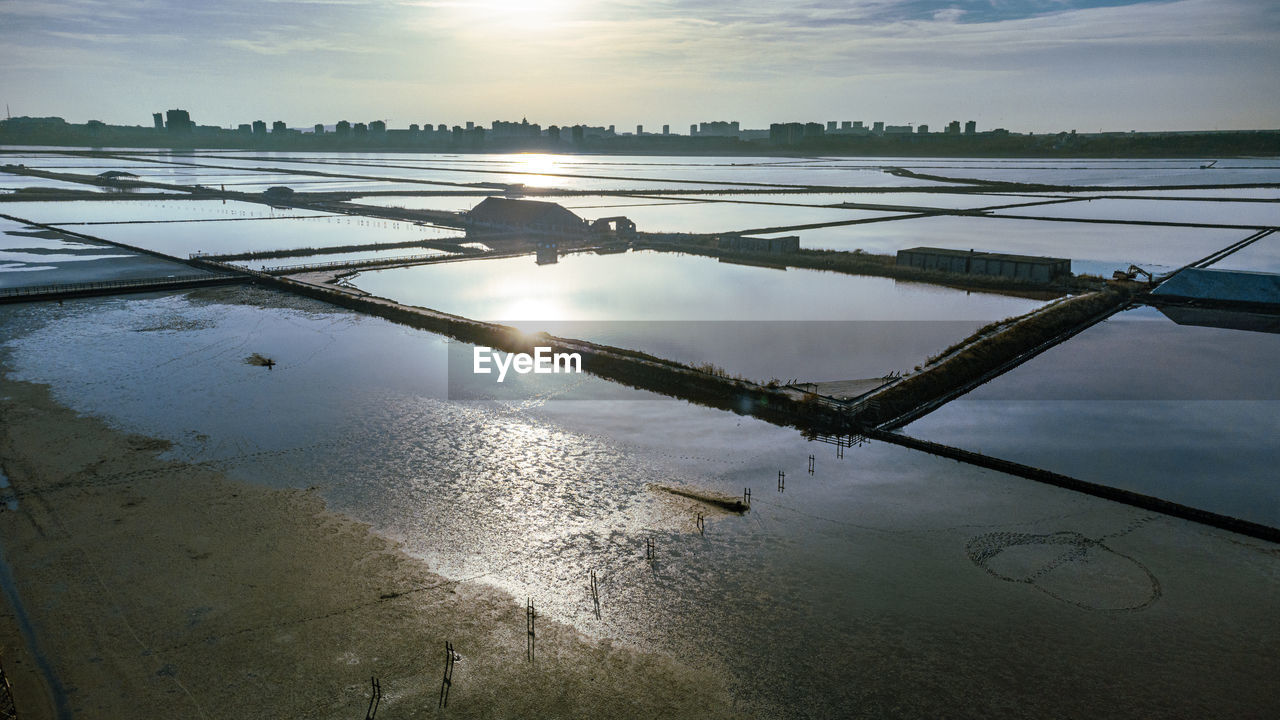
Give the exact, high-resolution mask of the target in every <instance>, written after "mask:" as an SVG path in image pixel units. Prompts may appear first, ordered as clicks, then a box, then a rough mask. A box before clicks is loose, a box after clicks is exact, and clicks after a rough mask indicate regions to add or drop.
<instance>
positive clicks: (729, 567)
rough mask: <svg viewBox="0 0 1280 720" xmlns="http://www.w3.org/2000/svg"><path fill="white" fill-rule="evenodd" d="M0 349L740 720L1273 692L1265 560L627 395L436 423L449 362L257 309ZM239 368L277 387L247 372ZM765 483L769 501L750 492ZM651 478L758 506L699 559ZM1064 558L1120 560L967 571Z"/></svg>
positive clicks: (167, 317)
mask: <svg viewBox="0 0 1280 720" xmlns="http://www.w3.org/2000/svg"><path fill="white" fill-rule="evenodd" d="M0 337H3V338H5V340H4V343H3V345H2V346H0V354H3V359H4V362H5V364H6V367H7V370H8V374H9V376H10V378H11V379H16V380H25V381H30V382H42V383H49V384H50V385H51V387H52V389H53V394H54V396H55V397H56V399H57V400H58V401H59V402H62V403H65V404H67V405H68V406H70V407H72V408H73V409H75V410H77V411H79V412H84V413H89V414H91V415H95V416H98V417H102V418H104V419H106V420H107V421H108V422H109V423H111V424H112V425H113V426H115V427H118V428H121V429H124V430H129V431H135V432H142V433H146V434H149V435H152V436H156V437H162V438H165V439H168V440H170V441H172V442H173V443H174V445H173V448H172V449H171V450H170V451H169V452H170V455H171V456H172V457H174V458H178V459H183V460H187V461H192V462H205V463H208V464H209V466H210V467H213V468H217V469H221V470H224V471H225V472H227V473H229V474H230V475H231V476H232V477H233V478H236V479H241V480H245V481H248V482H255V483H266V484H269V485H272V486H275V487H294V488H315V490H316V492H319V493H320V494H321V495H322V496H323V497H324V498H325V499H326V500H327V502H328V503H329V507H330V508H331V509H333V510H335V511H337V512H342V513H345V514H348V515H350V516H352V517H354V518H356V519H358V520H360V521H363V522H367V523H369V524H371V526H372V527H373V528H374V529H375V530H376V531H377V532H380V533H382V534H384V535H387V536H389V537H391V538H393V539H395V540H398V541H401V542H402V543H403V547H404V548H405V550H406V551H407V552H409V553H411V554H413V555H415V556H417V557H420V558H423V559H425V560H426V561H427V562H428V563H429V564H430V567H431V569H432V570H433V571H435V572H440V573H442V574H445V575H446V576H448V577H451V578H455V579H462V578H468V579H471V580H473V581H478V582H483V583H487V584H490V585H493V586H495V587H497V588H500V589H503V590H506V591H507V592H509V593H510V594H511V596H512V602H513V603H516V602H521V603H522V602H523V599H524V598H526V597H532V598H535V599H536V602H537V603H538V608H539V610H540V611H541V613H543V615H544V617H549V618H552V619H556V620H562V621H565V622H569V623H572V624H573V625H574V626H576V627H577V628H578V629H579V630H581V631H582V632H584V633H587V634H589V635H592V636H595V637H599V638H604V639H609V640H611V641H612V642H615V643H620V644H623V645H625V646H629V647H639V648H643V649H652V650H656V651H660V652H667V653H672V654H674V655H676V656H678V657H680V658H682V659H683V660H684V661H686V662H688V663H690V664H691V665H692V666H693V667H695V668H696V667H699V666H701V665H702V664H703V663H706V664H708V665H711V666H714V667H723V668H726V669H727V670H728V672H729V674H730V677H729V678H728V682H729V683H730V686H731V688H732V690H733V693H734V695H735V696H736V698H737V702H739V703H740V709H741V710H743V711H745V712H748V713H754V714H757V715H758V716H760V717H777V718H806V717H836V716H847V715H848V714H849V713H850V712H851V710H852V712H853V713H854V714H855V715H858V714H861V715H864V716H867V717H888V716H904V717H905V716H909V717H925V716H944V715H945V716H949V717H990V716H992V715H997V714H999V713H1000V712H1001V710H1002V709H1007V708H1008V707H1017V708H1019V710H1020V711H1025V712H1026V713H1028V714H1030V715H1035V716H1054V715H1067V714H1070V715H1080V716H1098V715H1099V714H1100V713H1101V712H1102V711H1103V710H1104V709H1105V707H1106V706H1111V705H1116V704H1121V703H1123V704H1128V705H1132V704H1135V703H1136V704H1140V705H1141V706H1142V707H1146V708H1151V709H1153V712H1156V713H1161V712H1163V711H1164V710H1170V711H1171V712H1172V709H1176V708H1181V707H1185V706H1186V704H1187V703H1189V702H1194V703H1198V702H1210V703H1213V704H1214V706H1215V707H1225V708H1233V707H1236V705H1235V704H1234V703H1236V702H1241V699H1242V698H1243V699H1244V700H1243V702H1244V703H1245V706H1246V707H1248V706H1249V703H1253V704H1254V705H1255V706H1256V704H1257V703H1258V702H1259V700H1258V698H1257V697H1254V693H1252V692H1251V691H1249V690H1248V688H1265V687H1266V686H1267V683H1268V682H1269V681H1270V678H1271V677H1273V676H1274V673H1275V672H1276V669H1277V668H1276V665H1275V656H1274V655H1273V654H1266V653H1264V652H1263V651H1262V650H1261V649H1259V650H1258V651H1257V652H1253V651H1249V650H1248V648H1251V647H1254V645H1255V643H1254V640H1256V637H1257V633H1258V632H1259V628H1266V627H1271V626H1272V623H1273V622H1274V618H1272V617H1271V615H1270V613H1269V607H1270V602H1269V601H1270V599H1271V598H1272V597H1273V596H1274V594H1275V592H1277V587H1276V579H1275V576H1274V574H1268V573H1267V572H1265V571H1263V570H1262V569H1261V568H1259V572H1248V571H1236V570H1231V569H1232V568H1242V567H1243V568H1249V567H1252V566H1253V565H1256V564H1258V563H1261V562H1263V561H1264V558H1260V557H1259V556H1258V554H1257V552H1256V551H1255V550H1253V549H1251V548H1249V547H1246V546H1244V545H1242V544H1240V543H1238V542H1236V541H1235V537H1234V536H1231V535H1230V534H1229V533H1223V532H1219V531H1214V530H1208V529H1204V528H1200V527H1196V526H1191V525H1189V524H1187V523H1185V522H1183V521H1178V520H1170V519H1168V518H1161V517H1158V516H1157V517H1154V518H1148V515H1149V514H1148V513H1142V512H1138V511H1134V510H1132V509H1130V508H1126V507H1124V506H1119V505H1115V504H1112V503H1108V502H1105V501H1102V500H1099V499H1096V498H1091V497H1087V496H1083V495H1078V494H1074V493H1070V492H1067V491H1064V490H1060V489H1057V488H1052V487H1047V486H1042V485H1038V484H1035V483H1030V482H1028V481H1025V480H1022V479H1018V478H1011V477H1008V476H1003V475H1000V474H998V473H993V472H990V471H986V470H980V469H976V468H973V467H969V466H965V465H958V464H956V463H954V462H951V461H946V460H940V459H937V458H933V457H930V456H926V455H922V454H919V453H915V452H911V451H907V450H903V449H900V448H897V447H893V446H888V445H880V444H873V445H870V446H867V447H858V448H849V449H847V450H846V451H845V457H844V459H842V460H841V459H837V458H836V457H835V455H834V452H833V450H832V448H831V447H830V446H826V445H822V444H815V443H808V442H805V441H804V440H803V439H802V438H800V437H799V436H798V435H797V434H796V433H795V432H793V431H789V430H785V429H780V428H775V427H771V426H768V425H765V424H763V423H760V422H757V421H755V420H752V419H750V418H746V417H740V416H736V415H733V414H730V413H724V412H718V411H713V410H708V409H705V408H699V407H695V406H691V405H688V404H686V403H683V402H679V401H674V400H661V399H657V398H654V397H653V396H650V395H647V394H645V393H638V392H635V391H625V392H627V393H628V394H629V397H628V398H627V399H626V401H624V402H611V403H591V402H565V403H556V402H554V401H551V402H549V403H547V404H543V405H539V404H535V403H520V404H513V405H509V406H504V405H494V404H483V403H481V404H475V403H459V402H449V401H446V400H444V399H443V395H442V393H443V390H444V386H445V382H444V377H443V374H444V372H445V364H444V363H445V360H444V358H445V355H446V349H445V343H444V342H443V341H442V340H441V339H440V338H438V337H436V336H433V335H430V334H428V333H422V332H417V331H412V330H408V329H406V328H404V327H401V326H397V325H394V324H392V323H389V322H385V321H382V320H380V319H377V318H371V317H364V316H360V315H358V314H354V313H350V312H347V311H343V310H340V309H336V308H333V307H330V306H327V305H324V304H322V303H318V302H314V301H310V300H305V299H299V298H293V297H290V296H286V295H279V294H275V293H271V292H267V291H263V290H258V289H253V288H220V289H209V290H203V291H197V292H192V293H187V294H176V295H154V296H143V297H133V298H119V297H117V298H105V299H94V300H86V301H68V302H67V303H66V305H65V306H57V305H52V304H43V305H26V306H8V307H4V308H0ZM252 352H262V353H264V354H267V355H269V356H271V357H273V358H275V359H276V360H277V362H278V363H279V364H278V365H277V366H276V367H275V369H274V370H273V371H271V372H266V371H264V370H263V368H259V367H253V366H251V365H247V364H245V363H244V361H243V358H244V357H245V356H246V355H248V354H250V353H252ZM353 368H359V369H360V371H359V372H353V371H352V369H353ZM584 382H592V383H593V382H600V381H598V380H594V379H591V378H586V379H584ZM210 388H217V391H216V392H211V391H210ZM192 398H199V401H198V402H193V401H192ZM810 454H816V455H817V458H818V459H817V464H816V471H815V473H814V474H813V475H809V474H808V473H807V472H806V467H807V458H808V456H809V455H810ZM778 470H785V471H786V472H787V474H788V481H787V487H786V492H785V493H777V492H774V491H773V489H772V488H771V487H770V486H771V485H772V483H773V482H774V478H775V476H776V473H777V471H778ZM655 481H659V482H666V483H684V484H690V485H695V486H698V487H704V488H708V489H714V490H719V491H722V492H726V493H732V494H737V493H740V492H741V489H742V487H744V486H746V487H753V488H754V489H755V490H756V492H755V493H754V495H753V500H752V510H751V513H750V514H749V515H746V516H741V517H738V516H727V515H713V516H712V517H711V518H710V521H709V522H708V529H707V533H706V534H705V535H700V534H698V533H697V532H696V530H695V529H694V524H693V512H694V510H695V508H694V507H692V506H690V505H689V504H688V503H687V502H684V501H679V500H673V499H671V498H669V497H666V496H664V495H661V494H658V493H655V492H654V491H653V490H652V489H651V488H650V486H649V484H650V483H652V482H655ZM922 498H928V501H927V502H921V499H922ZM1138 520H1143V522H1137V521H1138ZM1064 533H1065V534H1066V535H1072V534H1073V533H1075V534H1078V535H1079V537H1083V538H1106V543H1107V544H1108V545H1110V546H1114V547H1115V548H1116V550H1111V549H1109V548H1107V549H1102V548H1100V547H1099V546H1097V545H1090V546H1088V547H1087V548H1086V549H1085V550H1084V551H1083V552H1082V553H1081V554H1080V557H1079V558H1075V559H1072V558H1068V559H1067V560H1058V561H1057V562H1055V563H1054V564H1053V568H1052V569H1051V570H1049V571H1046V572H1043V573H1040V574H1039V575H1037V576H1036V578H1035V579H1034V580H1032V581H1030V582H1022V581H1007V580H1017V578H1016V577H1010V578H1006V579H1002V575H1001V574H1000V573H1005V574H1008V573H1010V572H1011V570H1010V569H1009V568H1006V567H1004V566H996V565H987V566H984V565H982V564H981V562H987V561H986V560H981V562H980V560H975V559H974V556H971V555H970V554H969V553H968V552H967V551H966V548H969V547H973V546H974V545H975V543H976V544H977V546H979V547H988V546H990V545H991V543H998V542H1000V541H1002V539H1007V538H1009V537H1018V538H1023V537H1025V538H1031V540H1027V541H1026V542H1028V543H1031V544H1028V545H1021V546H1018V548H1016V550H1019V551H1022V552H1023V554H1022V555H1019V556H1018V558H1016V559H1022V558H1026V553H1027V552H1031V553H1035V552H1037V550H1036V548H1039V547H1043V548H1045V549H1047V550H1048V551H1050V554H1047V555H1045V562H1048V560H1051V559H1053V558H1054V557H1057V555H1060V554H1061V547H1062V546H1060V545H1059V546H1049V545H1043V546H1042V545H1036V544H1034V539H1035V538H1037V537H1038V538H1042V539H1045V540H1044V542H1046V543H1047V542H1049V541H1050V540H1052V539H1053V538H1058V537H1062V536H1063V534H1064ZM647 537H653V538H655V540H656V544H657V548H658V553H659V559H658V561H657V562H656V563H655V564H654V565H652V566H650V565H648V564H646V563H645V562H644V559H643V554H644V552H643V547H644V540H645V538H647ZM1097 542H1102V540H1098V541H1097ZM1104 547H1105V546H1104ZM1031 560H1032V561H1034V556H1032V558H1031ZM1021 561H1023V562H1025V560H1021ZM993 562H998V561H993ZM591 570H595V571H596V572H597V573H598V574H599V577H600V582H601V591H602V605H603V610H604V612H603V614H602V619H601V620H596V619H595V618H594V616H593V614H592V613H591V602H590V599H589V596H588V595H587V593H586V590H585V583H586V580H585V578H586V577H587V576H588V574H589V571H591ZM1098 573H1101V575H1098ZM1015 574H1016V573H1015ZM1099 577H1101V578H1103V580H1099V579H1098V578H1099ZM1207 579H1211V581H1212V582H1211V585H1212V587H1213V588H1214V589H1215V592H1209V593H1207V592H1205V591H1204V588H1205V587H1206V580H1207ZM1157 583H1158V584H1157ZM517 598H518V599H519V600H517ZM1206 617H1212V618H1214V622H1212V623H1207V622H1205V620H1204V619H1205V618H1206ZM1011 625H1013V626H1016V627H1035V628H1038V630H1037V632H1035V633H1032V634H1029V635H1028V634H1027V633H1010V632H1008V628H1009V627H1010V626H1011ZM464 635H465V634H464ZM466 642H467V639H466V637H465V636H464V637H461V638H459V640H458V643H459V644H460V645H461V647H462V648H463V649H464V650H465V647H466V645H465V643H466ZM1134 647H1141V648H1143V649H1144V652H1146V653H1148V654H1150V655H1153V656H1159V657H1161V658H1162V662H1161V663H1159V664H1158V666H1153V665H1149V664H1142V663H1137V664H1134V663H1130V664H1126V665H1125V666H1124V667H1123V668H1120V669H1112V670H1110V671H1108V675H1107V678H1108V679H1107V682H1106V683H1105V684H1103V685H1100V686H1099V687H1097V688H1095V689H1094V691H1092V692H1090V693H1080V692H1078V691H1077V689H1076V688H1077V687H1078V686H1077V685H1076V684H1075V683H1064V682H1063V678H1076V677H1080V675H1081V673H1089V672H1091V669H1092V668H1102V667H1112V666H1113V665H1114V661H1115V658H1116V657H1121V656H1124V655H1125V654H1126V653H1128V652H1131V651H1132V648H1134ZM464 656H465V653H464ZM903 658H909V659H910V661H909V662H905V663H904V660H903ZM995 667H998V668H1002V670H1000V671H999V672H992V671H991V668H995ZM1242 688H1244V689H1245V690H1243V691H1242Z"/></svg>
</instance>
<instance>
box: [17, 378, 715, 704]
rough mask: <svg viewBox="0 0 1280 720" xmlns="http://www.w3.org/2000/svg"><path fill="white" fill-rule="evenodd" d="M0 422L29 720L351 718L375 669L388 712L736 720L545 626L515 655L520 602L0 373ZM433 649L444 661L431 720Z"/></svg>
mask: <svg viewBox="0 0 1280 720" xmlns="http://www.w3.org/2000/svg"><path fill="white" fill-rule="evenodd" d="M0 418H3V422H0V463H2V464H3V468H4V472H5V473H6V474H7V475H8V477H9V479H10V481H11V483H12V485H13V498H16V501H17V509H16V510H14V509H7V510H3V511H0V547H2V548H3V555H4V557H5V559H6V560H7V561H8V563H9V568H10V569H11V571H12V578H13V589H14V590H16V594H17V597H18V598H19V601H20V603H21V608H22V611H21V612H22V614H24V615H25V617H26V618H27V619H29V621H30V630H31V632H30V633H29V635H33V636H34V639H35V644H36V645H37V646H38V648H39V651H40V653H41V655H42V656H43V657H44V658H45V659H47V662H46V663H45V665H46V667H45V668H44V669H42V668H41V667H40V664H41V663H40V662H39V660H40V659H41V658H40V657H37V656H36V655H33V654H32V647H31V643H30V642H29V639H30V638H24V636H23V633H22V632H21V630H20V625H19V622H18V616H17V615H16V614H15V609H14V608H13V607H11V606H10V605H9V604H8V603H5V604H4V607H3V608H2V612H0V656H2V657H3V661H4V666H5V669H6V670H7V671H8V674H9V677H10V679H11V681H12V683H13V687H14V693H15V698H16V701H17V705H18V709H19V711H20V713H21V717H23V718H24V720H34V719H37V718H48V717H58V716H59V715H61V716H64V717H65V716H67V715H68V714H69V715H70V716H72V717H83V718H335V719H337V718H341V719H342V720H350V719H351V718H357V717H360V716H361V713H363V712H365V710H366V708H367V705H368V702H369V681H370V676H374V675H376V676H377V677H378V678H379V680H380V682H381V687H382V692H383V700H382V706H381V709H380V710H379V714H378V717H387V718H420V717H436V716H438V715H442V716H448V717H481V716H483V717H512V718H514V717H520V718H533V717H564V718H576V717H636V718H654V717H697V718H713V717H726V716H729V715H731V714H733V713H732V709H731V708H732V700H731V699H730V697H729V695H728V693H727V691H726V690H725V686H724V682H723V680H722V679H721V675H720V674H719V673H714V674H713V673H711V672H710V671H707V670H705V669H694V668H689V667H686V666H684V665H682V664H681V663H679V662H677V661H676V660H674V659H672V658H669V657H666V656H662V655H658V654H649V653H641V652H637V651H634V650H631V649H623V648H618V647H614V646H611V645H609V644H607V643H598V642H594V641H590V640H587V639H585V638H583V637H582V636H581V635H579V634H578V633H576V632H574V631H573V630H572V629H570V628H568V627H565V626H561V625H557V624H555V623H552V622H550V621H546V620H540V621H539V623H538V630H537V632H538V634H537V640H538V644H537V652H538V658H537V661H536V663H534V664H530V663H528V662H527V661H526V659H525V616H524V615H525V613H524V607H523V599H516V598H512V597H509V596H506V595H504V594H501V593H498V592H496V591H494V590H492V589H490V588H488V587H486V586H482V585H479V584H476V583H458V582H452V581H448V580H446V579H444V578H442V577H440V576H438V575H435V574H433V573H431V572H430V571H429V570H428V568H427V567H426V565H425V564H424V563H422V562H420V561H418V560H416V559H414V558H411V557H409V556H407V555H405V554H404V553H403V552H401V551H400V550H399V549H398V548H397V547H396V545H395V544H394V543H392V542H390V541H388V540H386V539H384V538H382V537H380V536H378V535H375V534H373V533H371V532H370V531H369V529H368V528H367V527H366V526H364V525H361V524H358V523H356V522H354V521H351V520H349V519H346V518H344V517H342V516H340V515H337V514H334V513H331V512H328V511H326V510H325V509H324V507H323V503H322V502H321V500H320V499H319V498H317V497H315V496H314V495H313V494H311V493H308V492H304V491H279V490H271V489H266V488H262V487H257V486H252V485H246V484H241V483H237V482H232V481H230V480H228V479H226V478H225V477H223V476H222V475H220V474H219V473H218V472H216V471H214V470H212V469H209V468H206V467H201V466H197V465H191V464H186V463H179V462H169V461H165V460H162V459H160V458H159V455H160V454H161V453H162V452H163V451H164V449H165V447H166V445H165V443H164V442H162V441H158V440H154V439H150V438H145V437H139V436H135V435H128V434H125V433H121V432H118V431H115V430H113V429H111V428H110V427H108V426H106V425H105V424H104V423H102V422H100V421H98V420H96V419H93V418H87V417H81V416H77V415H76V414H75V413H73V412H71V411H70V410H68V409H66V408H64V407H61V406H59V405H57V404H56V403H54V402H53V401H52V400H51V399H50V397H49V394H48V391H47V388H45V387H43V386H39V385H32V384H26V383H18V382H12V381H7V380H3V379H2V378H0ZM446 640H449V641H451V642H452V643H453V644H454V646H455V648H456V649H457V652H458V653H459V654H460V655H461V660H459V661H458V662H457V664H456V667H455V670H454V676H453V687H452V692H451V694H450V699H449V706H448V708H447V710H445V711H443V713H442V712H441V711H439V710H438V709H437V704H438V696H439V692H440V684H441V682H440V681H441V675H442V671H443V667H444V643H445V641H446ZM51 677H52V678H53V679H54V682H52V683H51V682H50V678H51ZM59 687H60V693H59ZM55 694H60V695H61V699H60V700H59V699H56V698H55V697H54V696H55ZM59 705H61V706H62V707H63V709H64V711H63V712H61V713H59V712H58V710H57V708H58V707H59Z"/></svg>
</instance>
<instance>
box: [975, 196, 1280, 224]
mask: <svg viewBox="0 0 1280 720" xmlns="http://www.w3.org/2000/svg"><path fill="white" fill-rule="evenodd" d="M997 214H999V215H1022V216H1027V215H1030V216H1035V217H1049V218H1062V219H1071V218H1101V219H1106V220H1139V221H1152V222H1183V223H1207V224H1218V225H1260V226H1275V225H1280V203H1254V202H1234V203H1233V202H1213V201H1204V202H1197V201H1194V200H1184V201H1181V202H1159V201H1155V200H1119V199H1114V198H1099V199H1096V200H1078V201H1073V202H1067V203H1055V204H1052V205H1036V206H1033V207H1026V208H1008V209H1005V210H999V211H997Z"/></svg>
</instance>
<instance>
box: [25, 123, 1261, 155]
mask: <svg viewBox="0 0 1280 720" xmlns="http://www.w3.org/2000/svg"><path fill="white" fill-rule="evenodd" d="M565 130H566V131H567V130H569V128H565ZM0 144H3V145H54V146H73V147H128V148H172V149H191V148H210V149H245V150H272V151H282V150H283V151H289V150H294V151H308V150H310V151H316V150H328V151H370V150H377V151H404V152H413V151H417V152H433V151H439V152H517V151H526V152H554V153H616V154H623V153H625V154H654V155H681V154H710V155H816V154H820V155H847V156H915V157H1115V158H1137V157H1195V158H1220V157H1242V156H1256V155H1280V130H1248V131H1243V130H1242V131H1221V132H1183V133H1176V132H1170V133H1143V132H1130V133H1097V134H1092V133H1090V134H1076V133H1074V132H1070V133H1068V132H1063V133H1056V134H1042V135H1032V134H1018V133H1010V132H1006V131H1003V130H1000V131H992V132H983V133H974V134H949V133H902V134H883V135H876V134H864V135H846V134H825V133H823V134H814V135H807V136H803V137H798V138H795V139H794V142H785V143H784V142H778V141H771V140H769V139H757V140H740V139H738V138H736V137H714V136H690V135H657V134H654V135H605V136H600V135H586V136H585V137H579V138H575V137H574V134H572V133H569V132H564V133H559V134H557V135H543V136H540V137H494V136H492V135H491V134H490V133H488V132H486V131H485V130H484V128H481V127H475V128H472V129H469V130H468V129H463V128H454V129H453V130H451V131H444V132H441V131H429V130H382V131H378V132H373V131H367V132H363V133H359V134H355V133H341V134H340V133H334V132H327V133H323V134H316V133H302V132H298V131H295V130H288V131H284V132H278V133H277V132H271V133H252V132H244V131H241V130H228V129H223V128H219V127H213V126H194V127H193V128H190V129H187V130H184V131H172V130H163V129H156V128H151V127H139V126H120V125H106V124H104V123H101V122H97V121H90V122H88V123H85V124H82V125H77V124H71V123H67V122H65V121H64V120H62V118H25V117H24V118H13V119H10V120H0Z"/></svg>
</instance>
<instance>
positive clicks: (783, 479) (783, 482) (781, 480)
mask: <svg viewBox="0 0 1280 720" xmlns="http://www.w3.org/2000/svg"><path fill="white" fill-rule="evenodd" d="M786 487H787V474H786V473H784V472H782V471H781V470H779V471H778V492H783V491H784V490H786Z"/></svg>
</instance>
